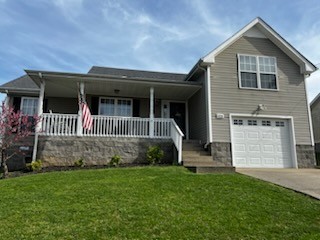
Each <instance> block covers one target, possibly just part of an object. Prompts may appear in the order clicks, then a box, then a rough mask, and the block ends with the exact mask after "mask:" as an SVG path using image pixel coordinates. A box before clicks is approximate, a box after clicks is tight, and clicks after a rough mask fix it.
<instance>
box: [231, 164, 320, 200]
mask: <svg viewBox="0 0 320 240" xmlns="http://www.w3.org/2000/svg"><path fill="white" fill-rule="evenodd" d="M236 172H238V173H241V174H245V175H248V176H251V177H254V178H258V179H261V180H264V181H267V182H271V183H274V184H277V185H280V186H282V187H285V188H289V189H292V190H294V191H297V192H301V193H304V194H307V195H310V196H312V197H314V198H316V199H318V200H320V169H266V168H264V169H254V168H250V169H249V168H237V169H236Z"/></svg>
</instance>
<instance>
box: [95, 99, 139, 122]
mask: <svg viewBox="0 0 320 240" xmlns="http://www.w3.org/2000/svg"><path fill="white" fill-rule="evenodd" d="M101 99H113V100H114V104H115V108H114V109H115V115H113V116H111V117H132V114H133V100H132V98H115V97H99V115H102V114H101ZM119 100H126V101H130V102H131V105H130V106H131V108H130V116H119V115H117V106H118V101H119Z"/></svg>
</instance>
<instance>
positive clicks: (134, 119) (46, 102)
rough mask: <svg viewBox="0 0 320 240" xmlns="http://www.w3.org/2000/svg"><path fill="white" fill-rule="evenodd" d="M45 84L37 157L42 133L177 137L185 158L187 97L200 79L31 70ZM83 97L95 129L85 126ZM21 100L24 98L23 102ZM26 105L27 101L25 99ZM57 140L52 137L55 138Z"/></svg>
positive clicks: (41, 95)
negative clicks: (183, 147) (148, 77)
mask: <svg viewBox="0 0 320 240" xmlns="http://www.w3.org/2000/svg"><path fill="white" fill-rule="evenodd" d="M26 72H27V73H28V75H29V76H30V77H31V78H32V79H33V80H34V81H35V82H36V83H37V84H38V86H39V87H40V93H39V97H38V108H37V109H38V110H37V111H38V112H37V114H38V115H39V116H42V119H41V123H40V124H39V125H38V126H37V134H36V140H35V147H34V154H33V159H36V155H37V154H36V151H37V145H38V141H39V140H38V136H39V139H40V141H41V139H43V137H58V136H60V137H77V138H79V137H83V138H88V137H93V138H115V139H116V138H127V139H128V138H133V139H150V140H151V139H163V140H169V141H172V143H173V145H174V146H175V148H176V151H177V159H178V162H179V163H181V162H182V139H183V138H187V139H188V137H189V136H188V135H189V134H188V131H189V126H188V119H189V117H188V99H189V98H190V97H191V96H192V95H193V94H194V93H196V92H197V91H198V90H199V89H201V87H202V85H201V84H199V83H193V82H185V81H177V80H172V79H171V80H165V79H141V78H129V77H127V76H106V75H98V74H70V73H56V72H38V71H26ZM79 95H81V96H83V98H84V99H85V100H86V102H87V104H88V106H89V107H90V110H91V113H92V119H93V126H92V129H91V130H87V129H84V128H83V127H82V111H81V108H79V105H78V96H79ZM21 101H22V100H21ZM21 104H22V105H23V103H21ZM51 139H52V138H51Z"/></svg>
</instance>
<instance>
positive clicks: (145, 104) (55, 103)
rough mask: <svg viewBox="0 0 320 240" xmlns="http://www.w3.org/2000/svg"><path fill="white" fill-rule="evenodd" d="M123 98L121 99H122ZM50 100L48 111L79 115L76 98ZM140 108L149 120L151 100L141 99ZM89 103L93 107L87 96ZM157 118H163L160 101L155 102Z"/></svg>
mask: <svg viewBox="0 0 320 240" xmlns="http://www.w3.org/2000/svg"><path fill="white" fill-rule="evenodd" d="M120 98H121V97H120ZM47 99H48V110H51V111H52V112H53V113H73V114H77V113H78V108H79V107H78V99H76V98H53V97H49V98H47ZM139 102H140V108H139V117H142V118H148V117H149V112H150V108H149V105H150V104H149V103H150V100H149V99H147V98H141V99H139ZM87 103H88V105H89V106H90V105H91V97H90V95H88V96H87ZM154 111H155V117H156V118H160V117H161V102H160V100H158V99H157V100H156V101H155V108H154Z"/></svg>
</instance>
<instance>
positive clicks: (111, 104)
mask: <svg viewBox="0 0 320 240" xmlns="http://www.w3.org/2000/svg"><path fill="white" fill-rule="evenodd" d="M99 114H100V115H106V116H122V117H131V116H132V99H120V98H100V104H99Z"/></svg>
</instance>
